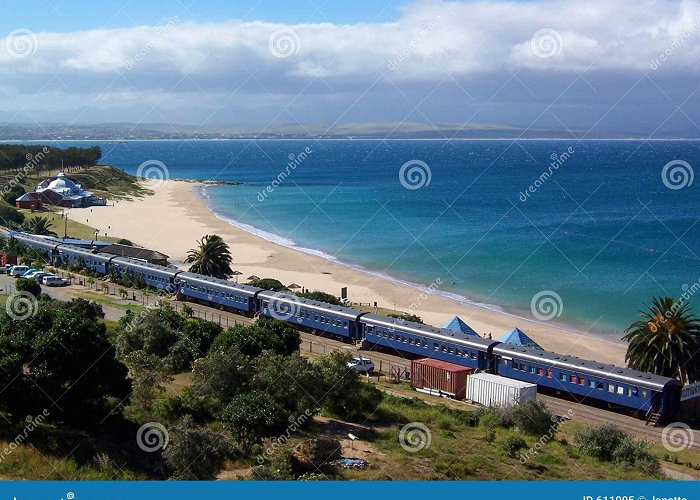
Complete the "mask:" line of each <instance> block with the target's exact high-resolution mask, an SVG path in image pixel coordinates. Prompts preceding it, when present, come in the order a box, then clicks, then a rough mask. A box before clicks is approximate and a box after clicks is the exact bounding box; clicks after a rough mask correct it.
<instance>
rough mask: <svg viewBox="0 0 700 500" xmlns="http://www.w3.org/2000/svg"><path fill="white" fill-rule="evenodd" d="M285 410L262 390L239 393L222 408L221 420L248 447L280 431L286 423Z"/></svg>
mask: <svg viewBox="0 0 700 500" xmlns="http://www.w3.org/2000/svg"><path fill="white" fill-rule="evenodd" d="M286 416H287V415H286V412H285V411H284V408H282V407H281V406H280V405H279V404H277V402H275V400H274V399H273V398H272V397H271V396H270V395H269V394H266V393H264V392H249V393H244V394H239V395H238V396H236V397H234V398H233V400H232V401H231V402H230V403H229V404H228V406H226V408H224V411H223V412H222V415H221V421H222V422H223V423H224V425H225V426H226V428H227V429H229V430H230V431H231V434H233V436H234V437H235V438H236V440H237V441H238V442H239V443H240V444H242V445H244V446H245V447H246V448H250V446H252V445H253V444H254V443H256V442H257V441H258V440H260V438H262V437H264V436H271V435H273V434H275V433H278V432H280V431H281V430H283V429H284V428H285V426H286V425H287V418H286Z"/></svg>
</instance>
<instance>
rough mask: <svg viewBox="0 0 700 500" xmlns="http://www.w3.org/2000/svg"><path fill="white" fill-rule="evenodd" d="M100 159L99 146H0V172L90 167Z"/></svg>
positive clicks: (28, 171)
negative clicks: (63, 147) (62, 147)
mask: <svg viewBox="0 0 700 500" xmlns="http://www.w3.org/2000/svg"><path fill="white" fill-rule="evenodd" d="M28 155H29V156H28ZM29 158H32V159H33V161H32V160H30V159H29ZM100 158H102V150H101V149H100V147H99V146H92V147H90V148H76V147H70V148H66V149H61V148H56V147H52V146H41V145H27V144H0V170H8V171H18V172H19V171H22V172H24V173H25V174H26V173H31V172H32V171H34V170H37V171H38V170H41V169H45V168H51V169H56V168H59V167H61V166H64V167H66V168H70V167H78V166H80V167H92V166H94V165H96V164H97V162H98V161H99V160H100Z"/></svg>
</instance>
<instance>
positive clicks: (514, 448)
mask: <svg viewBox="0 0 700 500" xmlns="http://www.w3.org/2000/svg"><path fill="white" fill-rule="evenodd" d="M523 448H527V443H525V440H524V439H523V438H521V437H520V436H510V437H508V439H506V442H505V443H503V446H502V449H503V451H504V452H505V453H506V455H508V456H509V457H510V458H517V457H518V455H519V452H520V450H522V449H523Z"/></svg>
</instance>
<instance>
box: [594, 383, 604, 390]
mask: <svg viewBox="0 0 700 500" xmlns="http://www.w3.org/2000/svg"><path fill="white" fill-rule="evenodd" d="M596 389H600V390H603V389H605V387H604V386H603V382H598V385H597V386H596Z"/></svg>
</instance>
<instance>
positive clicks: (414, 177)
mask: <svg viewBox="0 0 700 500" xmlns="http://www.w3.org/2000/svg"><path fill="white" fill-rule="evenodd" d="M59 144H60V145H61V146H69V145H83V144H86V143H84V142H79V141H76V142H61V143H59ZM89 144H90V145H92V144H94V143H89ZM98 144H99V145H100V146H101V147H102V150H103V154H104V156H103V159H102V162H103V163H108V164H112V165H115V166H117V167H119V168H123V169H124V170H126V171H127V172H130V173H136V172H137V171H138V170H139V166H140V165H141V164H142V163H143V162H146V161H149V160H155V161H158V162H162V164H163V165H164V166H165V168H166V169H167V175H168V176H169V178H171V179H172V178H190V179H216V180H220V181H230V182H240V183H242V184H241V185H222V186H208V187H207V188H206V189H205V193H204V194H205V196H206V198H207V203H208V205H209V207H210V209H211V210H212V211H214V212H215V213H216V214H217V215H218V216H219V217H221V218H223V219H226V220H228V221H229V222H231V223H233V224H236V225H238V226H240V227H243V228H244V229H247V230H249V231H252V232H255V233H256V234H258V235H261V236H263V237H265V238H267V239H270V240H273V241H275V242H278V243H281V244H284V245H288V246H293V247H297V248H300V249H302V250H303V251H307V252H312V253H315V254H317V255H321V256H323V257H326V258H329V259H334V260H337V261H340V262H343V263H347V264H349V265H353V266H357V267H360V268H362V269H364V270H366V271H368V272H373V273H379V274H383V275H387V276H391V277H393V278H395V279H398V280H402V281H406V282H410V283H416V284H422V285H424V286H429V285H431V284H433V285H434V286H433V289H437V293H442V294H445V295H447V296H450V297H453V298H461V300H469V301H472V302H476V303H481V304H487V305H489V306H491V307H499V308H503V309H505V310H508V311H512V312H514V313H516V314H520V315H523V316H526V317H530V318H535V319H538V320H552V321H557V322H559V323H565V324H570V325H572V326H576V327H577V328H582V329H584V330H589V331H591V332H595V333H603V334H606V335H610V336H617V337H619V336H620V334H621V333H622V331H623V330H624V328H625V327H626V326H628V325H629V324H630V323H631V322H633V321H635V320H636V319H637V318H638V315H639V313H638V311H639V309H641V308H642V307H643V305H644V304H645V303H649V302H650V300H651V298H652V296H654V295H669V296H672V297H676V298H678V297H679V296H680V295H681V294H682V293H683V292H684V291H685V292H686V294H692V293H691V292H692V290H694V288H691V287H692V285H693V284H694V283H698V281H699V280H700V258H699V256H700V225H698V220H699V218H700V185H699V184H700V181H697V182H693V177H694V171H693V167H698V166H700V142H695V141H648V142H643V141H632V140H629V141H582V142H576V141H573V140H572V141H567V140H527V141H512V140H473V141H472V140H464V141H440V140H434V141H433V140H400V141H399V140H397V141H379V140H376V141H375V140H322V141H312V140H261V141H255V142H253V141H248V140H240V141H133V142H132V141H130V142H126V143H118V144H115V143H109V142H98ZM152 167H153V166H152ZM162 168H163V167H160V166H158V164H156V166H155V167H153V169H154V170H152V171H151V172H152V174H155V175H160V173H161V171H162ZM141 171H142V172H143V171H144V169H143V168H142V169H141ZM232 251H233V255H234V260H235V253H236V251H235V248H233V249H232ZM436 283H437V284H438V285H437V286H435V284H436ZM698 295H700V294H698ZM690 301H691V303H695V304H696V310H697V311H699V312H700V296H699V297H690Z"/></svg>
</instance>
